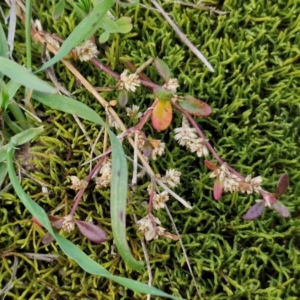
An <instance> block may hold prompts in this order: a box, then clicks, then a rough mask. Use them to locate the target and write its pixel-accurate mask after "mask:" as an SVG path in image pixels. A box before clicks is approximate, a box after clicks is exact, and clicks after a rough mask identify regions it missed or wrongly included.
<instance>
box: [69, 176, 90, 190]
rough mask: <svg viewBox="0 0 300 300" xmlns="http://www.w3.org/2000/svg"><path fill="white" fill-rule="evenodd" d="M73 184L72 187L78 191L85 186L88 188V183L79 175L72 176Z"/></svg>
mask: <svg viewBox="0 0 300 300" xmlns="http://www.w3.org/2000/svg"><path fill="white" fill-rule="evenodd" d="M70 179H71V182H72V185H71V189H72V190H75V191H78V190H81V189H83V188H86V187H87V185H88V183H87V182H86V181H85V180H80V179H79V178H78V177H77V176H70Z"/></svg>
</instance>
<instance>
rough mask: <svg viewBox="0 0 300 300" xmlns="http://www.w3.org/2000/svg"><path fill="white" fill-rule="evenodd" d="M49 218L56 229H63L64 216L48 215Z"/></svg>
mask: <svg viewBox="0 0 300 300" xmlns="http://www.w3.org/2000/svg"><path fill="white" fill-rule="evenodd" d="M48 218H49V221H50V224H51V226H52V227H53V228H54V229H57V230H59V229H61V227H62V225H63V222H64V218H63V217H55V216H52V215H48Z"/></svg>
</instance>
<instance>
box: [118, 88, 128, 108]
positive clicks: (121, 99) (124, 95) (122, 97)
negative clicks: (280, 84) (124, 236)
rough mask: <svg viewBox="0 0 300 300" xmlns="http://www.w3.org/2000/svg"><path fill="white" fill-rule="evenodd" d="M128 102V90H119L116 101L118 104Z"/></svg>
mask: <svg viewBox="0 0 300 300" xmlns="http://www.w3.org/2000/svg"><path fill="white" fill-rule="evenodd" d="M127 102H128V92H127V91H126V90H121V91H119V94H118V103H119V105H120V106H122V107H124V106H125V105H126V104H127Z"/></svg>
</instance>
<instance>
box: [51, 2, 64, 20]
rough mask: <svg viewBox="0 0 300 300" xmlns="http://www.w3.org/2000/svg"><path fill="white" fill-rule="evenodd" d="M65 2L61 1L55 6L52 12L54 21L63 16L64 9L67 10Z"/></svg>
mask: <svg viewBox="0 0 300 300" xmlns="http://www.w3.org/2000/svg"><path fill="white" fill-rule="evenodd" d="M65 4H66V3H65V0H60V1H58V3H57V4H56V5H55V6H54V9H53V12H52V18H53V19H54V20H56V19H58V18H60V16H61V15H62V13H63V11H64V9H65Z"/></svg>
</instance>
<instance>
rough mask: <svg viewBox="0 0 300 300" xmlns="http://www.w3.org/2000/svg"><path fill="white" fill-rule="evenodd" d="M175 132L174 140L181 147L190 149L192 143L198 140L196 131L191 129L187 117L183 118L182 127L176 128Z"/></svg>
mask: <svg viewBox="0 0 300 300" xmlns="http://www.w3.org/2000/svg"><path fill="white" fill-rule="evenodd" d="M174 132H175V136H174V138H175V140H177V141H178V143H179V145H181V146H186V147H189V146H190V143H191V142H192V141H194V140H195V139H196V138H197V134H196V129H195V128H191V127H189V122H188V120H187V119H186V118H185V117H183V118H182V127H178V128H175V129H174Z"/></svg>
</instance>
